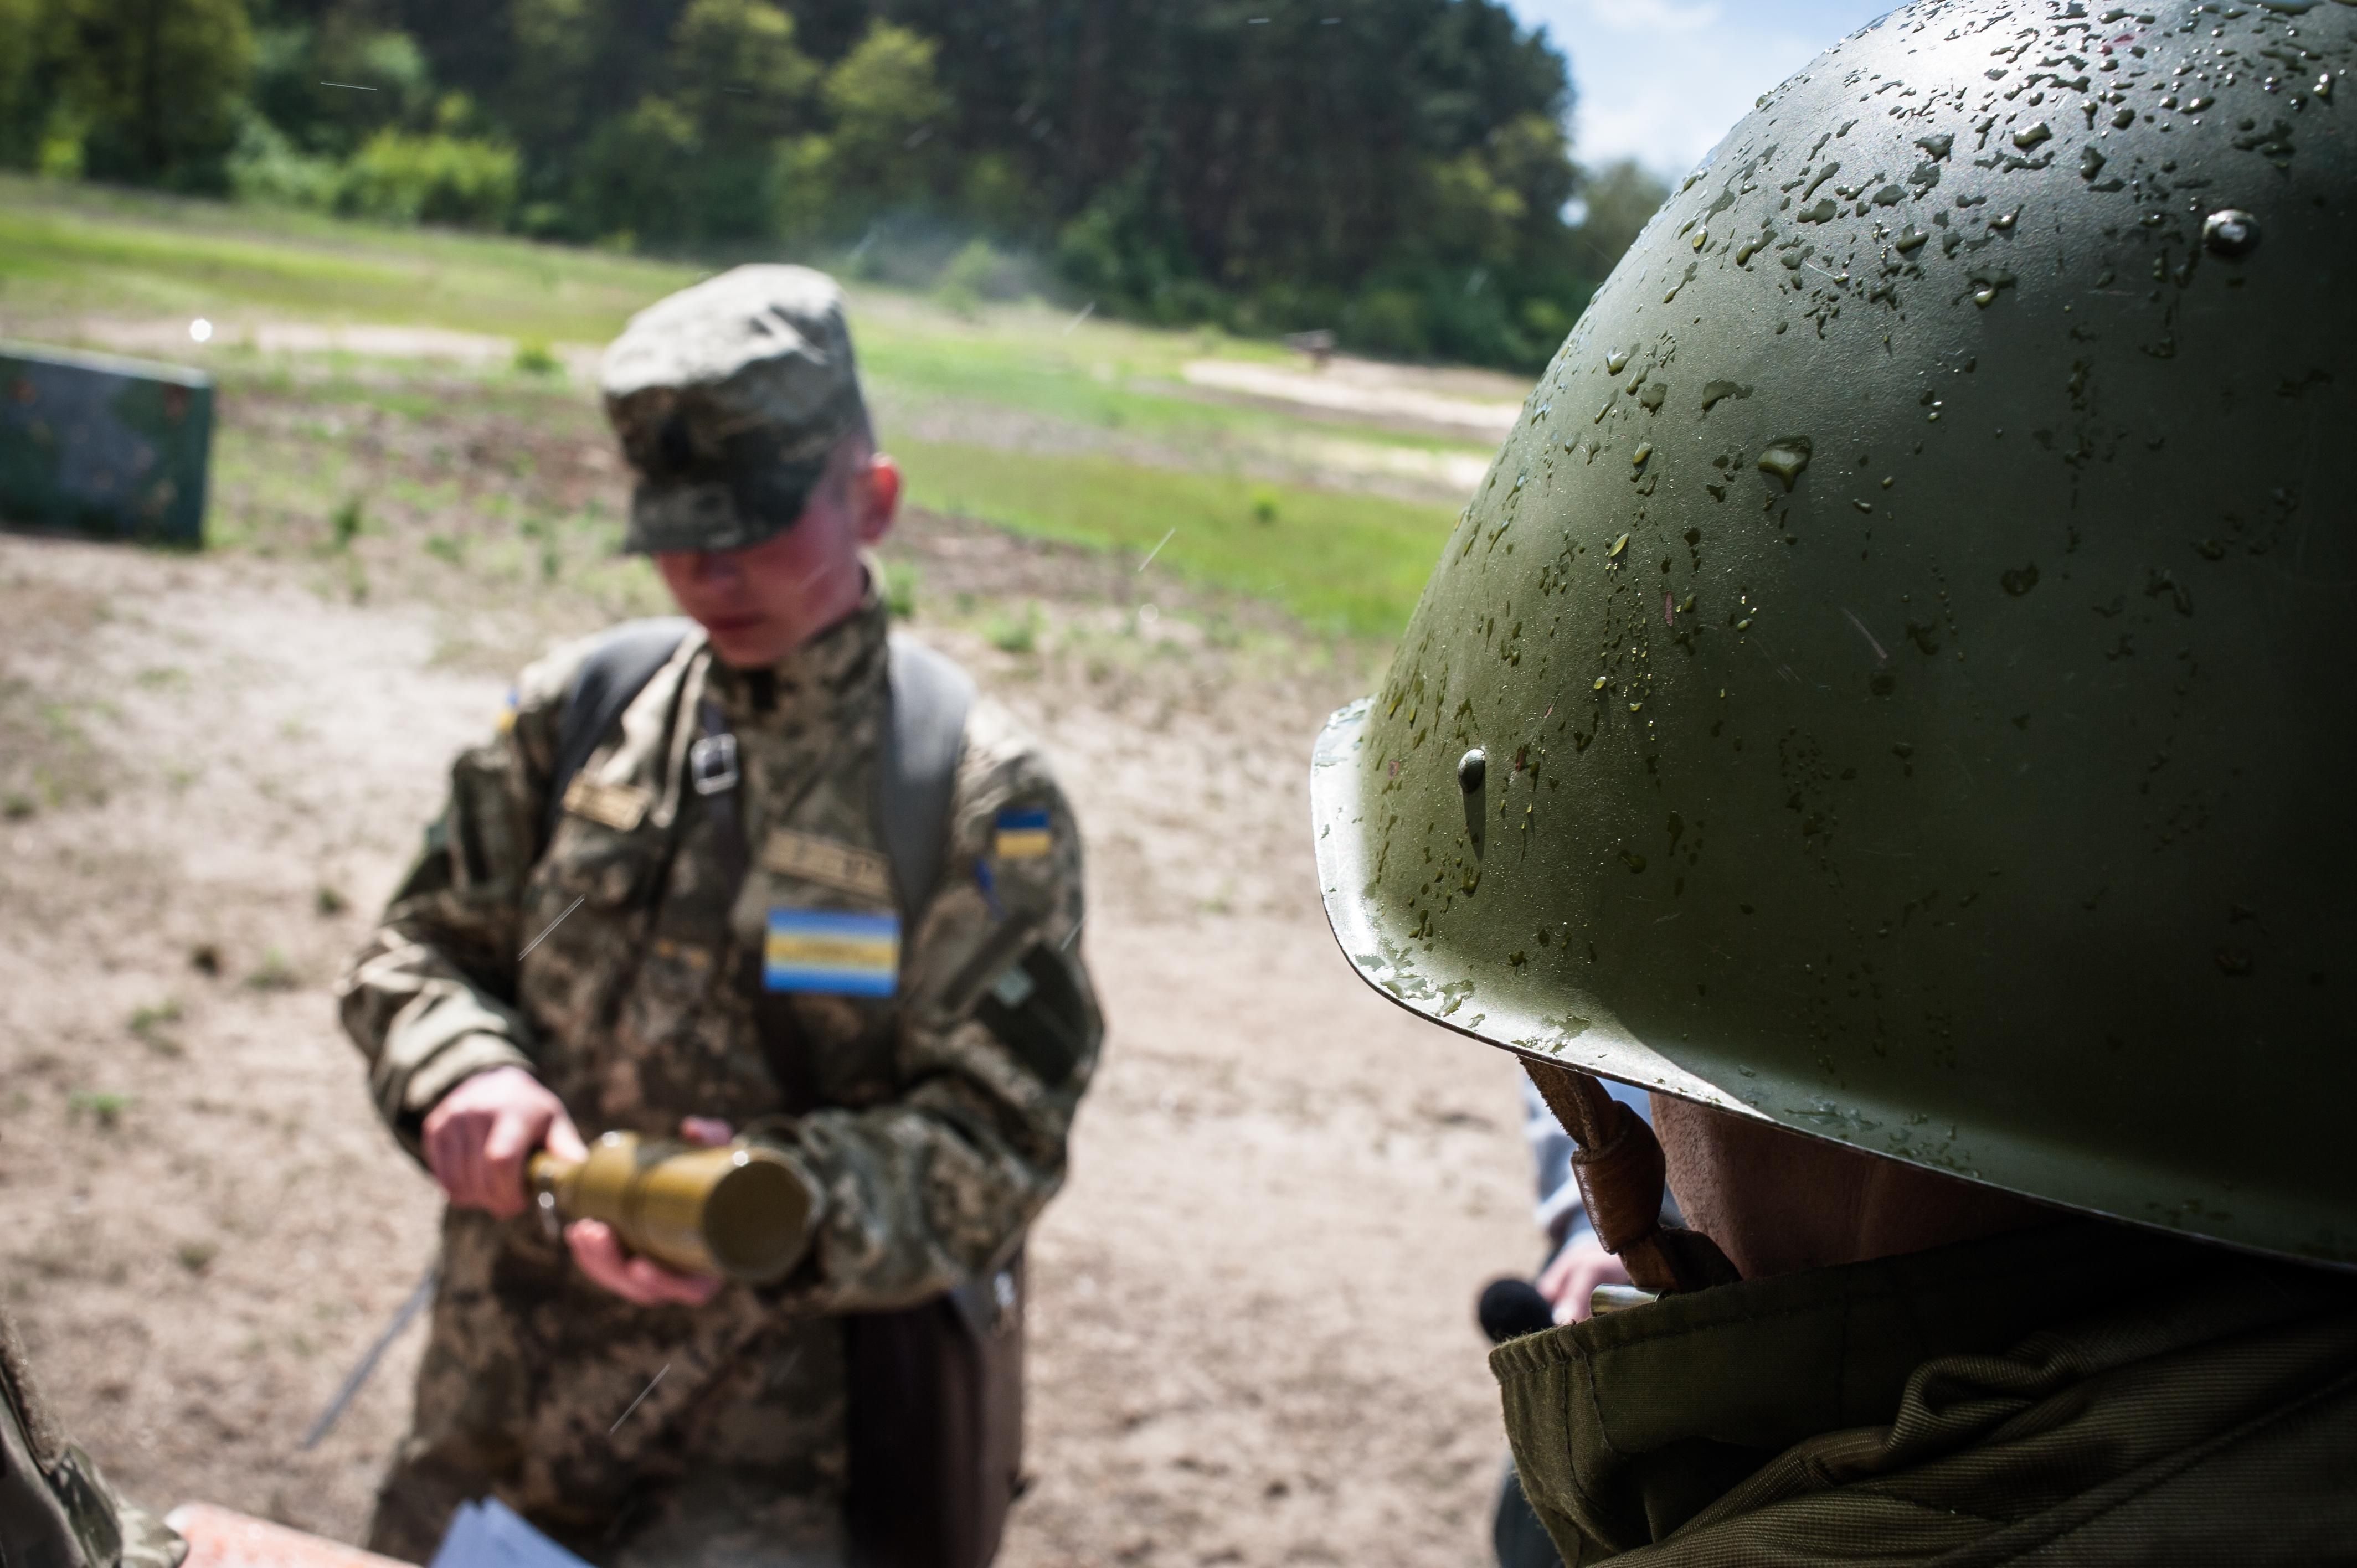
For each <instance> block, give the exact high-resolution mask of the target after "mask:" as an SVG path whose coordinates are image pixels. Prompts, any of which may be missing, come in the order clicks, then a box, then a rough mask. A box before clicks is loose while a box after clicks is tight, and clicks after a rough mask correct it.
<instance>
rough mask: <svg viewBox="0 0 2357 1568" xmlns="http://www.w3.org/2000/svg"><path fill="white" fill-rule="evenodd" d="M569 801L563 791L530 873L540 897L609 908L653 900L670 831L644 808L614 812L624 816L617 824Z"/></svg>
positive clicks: (562, 904)
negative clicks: (579, 809) (561, 809)
mask: <svg viewBox="0 0 2357 1568" xmlns="http://www.w3.org/2000/svg"><path fill="white" fill-rule="evenodd" d="M607 788H608V789H613V788H614V787H613V786H608V787H607ZM573 805H574V802H573V800H572V799H571V797H570V796H569V795H568V797H567V799H566V808H567V809H566V810H565V812H564V813H563V814H562V815H561V816H560V817H558V819H557V825H556V832H555V835H554V837H553V838H551V839H550V840H549V842H548V850H547V853H546V854H543V855H542V856H541V862H540V867H539V870H538V872H537V873H536V875H534V877H533V881H534V883H535V884H537V885H538V888H539V890H540V891H541V892H542V893H543V896H544V897H554V898H555V899H556V900H558V907H559V908H564V907H565V906H567V905H570V904H572V903H573V902H574V901H575V900H576V899H579V900H580V901H582V902H583V903H585V904H587V906H589V907H590V908H595V909H599V910H604V911H607V912H609V913H619V912H621V911H623V910H628V909H638V908H646V907H647V906H649V905H651V904H652V903H653V902H654V900H655V896H656V892H657V886H656V884H657V882H658V880H659V879H660V878H661V877H662V870H663V866H664V865H665V864H666V863H667V862H668V861H669V859H670V854H669V851H670V847H671V835H670V834H669V833H667V832H662V831H661V830H659V829H657V828H655V827H653V826H651V825H650V824H649V823H648V822H647V821H646V818H645V813H644V812H643V811H639V812H636V813H629V814H627V815H625V814H624V813H620V812H617V813H615V815H616V816H617V817H623V818H624V820H626V821H627V822H628V825H622V822H618V821H610V820H608V821H601V820H599V819H597V818H593V817H589V816H585V815H581V814H579V813H578V812H576V811H575V810H574V809H573Z"/></svg>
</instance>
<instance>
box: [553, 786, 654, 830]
mask: <svg viewBox="0 0 2357 1568" xmlns="http://www.w3.org/2000/svg"><path fill="white" fill-rule="evenodd" d="M653 804H654V792H653V791H652V790H651V789H646V788H645V787H644V786H642V785H638V784H603V783H599V782H598V781H597V780H596V779H589V778H586V777H584V776H583V775H581V774H578V773H576V774H575V775H574V776H573V782H572V783H570V784H567V785H566V786H565V810H566V811H570V812H572V813H573V814H574V815H575V816H576V817H587V819H589V821H591V822H599V823H603V824H604V825H605V826H607V827H609V828H612V829H613V830H614V831H615V832H624V833H627V832H630V831H632V830H633V829H635V828H636V827H637V826H638V825H639V824H640V822H645V821H646V820H647V811H648V810H649V809H650V808H651V807H652V806H653Z"/></svg>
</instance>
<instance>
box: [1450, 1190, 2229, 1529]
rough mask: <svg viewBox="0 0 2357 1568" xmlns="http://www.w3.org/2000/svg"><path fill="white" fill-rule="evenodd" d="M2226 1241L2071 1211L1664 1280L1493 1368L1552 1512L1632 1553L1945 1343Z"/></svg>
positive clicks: (2121, 1285) (2163, 1271) (1498, 1353)
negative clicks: (1836, 1260)
mask: <svg viewBox="0 0 2357 1568" xmlns="http://www.w3.org/2000/svg"><path fill="white" fill-rule="evenodd" d="M2218 1257H2219V1253H2218V1251H2217V1250H2216V1249H2214V1248H2210V1247H2204V1246H2201V1245H2199V1244H2197V1243H2192V1242H2187V1241H2182V1240H2177V1239H2175V1238H2173V1237H2168V1236H2161V1235H2156V1234H2152V1233H2148V1232H2144V1231H2138V1230H2130V1229H2128V1228H2126V1227H2125V1226H2120V1225H2114V1224H2109V1223H2104V1222H2100V1221H2093V1220H2071V1221H2067V1222H2063V1223H2059V1224H2055V1225H2050V1226H2041V1227H2040V1228H2038V1229H2036V1230H2023V1231H2016V1232H2012V1233H2010V1234H2007V1235H2004V1236H1998V1237H1993V1238H1990V1239H1988V1240H1981V1241H1973V1242H1967V1243H1964V1244H1962V1245H1959V1246H1953V1247H1943V1248H1939V1249H1936V1250H1934V1251H1927V1252H1915V1253H1910V1254H1907V1255H1905V1256H1902V1257H1896V1258H1882V1259H1877V1260H1874V1261H1873V1262H1864V1263H1856V1264H1850V1265H1846V1266H1844V1267H1840V1268H1832V1269H1814V1270H1809V1271H1807V1272H1804V1273H1792V1274H1783V1275H1779V1276H1776V1277H1774V1278H1770V1279H1764V1280H1757V1281H1747V1282H1745V1283H1741V1284H1735V1285H1727V1286H1723V1287H1721V1288H1719V1289H1717V1290H1707V1291H1699V1292H1696V1293H1695V1294H1691V1295H1681V1296H1670V1297H1666V1298H1664V1299H1663V1300H1661V1301H1659V1302H1656V1303H1653V1304H1652V1305H1647V1306H1641V1307H1637V1308H1634V1309H1632V1310H1630V1311H1625V1312H1619V1313H1614V1314H1611V1315H1609V1316H1603V1317H1598V1318H1594V1319H1591V1320H1590V1321H1588V1322H1587V1323H1582V1324H1577V1325H1572V1326H1566V1327H1562V1328H1557V1329H1554V1330H1552V1331H1549V1332H1546V1333H1541V1334H1534V1335H1531V1336H1529V1337H1525V1338H1522V1339H1516V1340H1512V1341H1510V1342H1509V1343H1507V1344H1504V1345H1501V1346H1500V1347H1499V1348H1497V1349H1496V1350H1494V1351H1492V1352H1491V1356H1490V1367H1491V1371H1492V1372H1493V1373H1494V1374H1495V1375H1496V1376H1497V1379H1498V1382H1499V1386H1500V1389H1501V1394H1502V1397H1503V1401H1504V1407H1505V1420H1506V1431H1507V1434H1508V1436H1509V1437H1511V1438H1512V1441H1513V1445H1514V1454H1515V1462H1516V1465H1517V1466H1518V1468H1519V1469H1520V1471H1521V1476H1522V1484H1523V1491H1524V1493H1525V1494H1526V1495H1527V1496H1528V1497H1529V1498H1530V1499H1531V1501H1532V1504H1533V1506H1534V1507H1535V1508H1536V1509H1538V1510H1539V1513H1540V1517H1541V1518H1542V1519H1546V1518H1548V1516H1550V1515H1553V1516H1555V1517H1554V1519H1553V1520H1551V1521H1550V1522H1551V1524H1552V1525H1554V1526H1555V1527H1556V1528H1557V1529H1558V1530H1560V1528H1561V1527H1562V1526H1564V1525H1566V1524H1567V1525H1569V1526H1570V1527H1572V1528H1574V1529H1576V1530H1577V1531H1578V1532H1579V1533H1580V1534H1582V1535H1584V1536H1585V1537H1587V1539H1588V1540H1589V1541H1594V1542H1596V1543H1598V1545H1600V1546H1603V1547H1605V1548H1607V1549H1608V1550H1609V1551H1612V1552H1622V1551H1628V1550H1631V1549H1632V1548H1634V1547H1637V1546H1641V1545H1644V1544H1646V1543H1648V1542H1651V1541H1658V1540H1660V1539H1661V1538H1662V1537H1663V1536H1666V1535H1667V1534H1669V1533H1670V1532H1671V1531H1672V1530H1675V1529H1677V1528H1678V1527H1679V1526H1680V1525H1682V1524H1684V1522H1685V1521H1686V1520H1689V1519H1692V1518H1693V1517H1694V1516H1695V1514H1696V1513H1698V1512H1700V1511H1701V1510H1702V1509H1704V1508H1705V1507H1706V1506H1708V1505H1709V1504H1710V1503H1711V1502H1713V1501H1715V1500H1716V1499H1717V1498H1719V1497H1720V1496H1721V1495H1722V1494H1723V1493H1725V1492H1726V1491H1727V1489H1728V1488H1729V1487H1733V1486H1734V1485H1736V1484H1737V1483H1738V1482H1739V1481H1740V1480H1742V1479H1743V1478H1744V1477H1747V1476H1749V1475H1750V1474H1751V1473H1752V1472H1753V1471H1755V1470H1757V1469H1758V1468H1759V1467H1760V1466H1761V1465H1762V1464H1764V1463H1765V1462H1766V1461H1767V1460H1768V1459H1769V1458H1770V1457H1772V1456H1773V1455H1777V1454H1779V1453H1781V1452H1782V1451H1784V1450H1785V1449H1787V1448H1790V1447H1791V1446H1792V1444H1795V1443H1798V1442H1800V1441H1802V1440H1803V1439H1804V1438H1807V1437H1811V1436H1814V1435H1816V1434H1821V1433H1826V1432H1834V1431H1839V1430H1844V1429H1847V1428H1852V1427H1861V1426H1872V1425H1876V1424H1878V1423H1888V1422H1889V1420H1890V1419H1891V1418H1892V1415H1893V1413H1894V1412H1896V1410H1897V1408H1898V1405H1899V1402H1900V1394H1901V1392H1902V1391H1903V1389H1904V1386H1905V1384H1906V1381H1907V1379H1908V1377H1909V1376H1910V1374H1911V1373H1912V1372H1913V1371H1914V1370H1915V1369H1917V1368H1918V1367H1920V1366H1921V1365H1922V1363H1923V1362H1924V1361H1926V1360H1927V1359H1931V1358H1932V1357H1935V1356H1942V1355H1953V1354H1958V1353H1969V1352H1993V1351H1996V1350H2001V1349H2003V1348H2007V1346H2010V1345H2013V1344H2015V1343H2017V1342H2018V1341H2019V1340H2020V1339H2022V1338H2023V1337H2025V1336H2027V1335H2029V1333H2031V1332H2033V1331H2034V1330H2036V1329H2038V1328H2040V1327H2042V1326H2048V1325H2050V1324H2053V1323H2055V1322H2057V1321H2060V1320H2065V1319H2068V1318H2070V1317H2072V1316H2078V1315H2079V1314H2081V1313H2083V1312H2085V1311H2087V1310H2090V1309H2092V1308H2093V1307H2095V1306H2097V1305H2101V1304H2103V1303H2104V1302H2108V1301H2114V1300H2117V1299H2119V1298H2120V1297H2121V1295H2122V1294H2124V1293H2134V1292H2136V1291H2137V1290H2138V1289H2140V1288H2148V1287H2153V1286H2157V1285H2158V1284H2159V1283H2162V1282H2163V1281H2164V1280H2165V1279H2166V1278H2167V1277H2169V1276H2170V1275H2172V1274H2175V1273H2181V1272H2183V1271H2185V1270H2186V1269H2188V1268H2189V1267H2190V1268H2192V1269H2196V1270H2201V1269H2214V1267H2215V1266H2216V1262H2217V1259H2218ZM2249 1266H2251V1267H2254V1268H2262V1267H2272V1266H2275V1265H2269V1264H2264V1263H2260V1262H2257V1261H2255V1260H2254V1261H2252V1262H2251V1263H2250V1265H2249Z"/></svg>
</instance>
